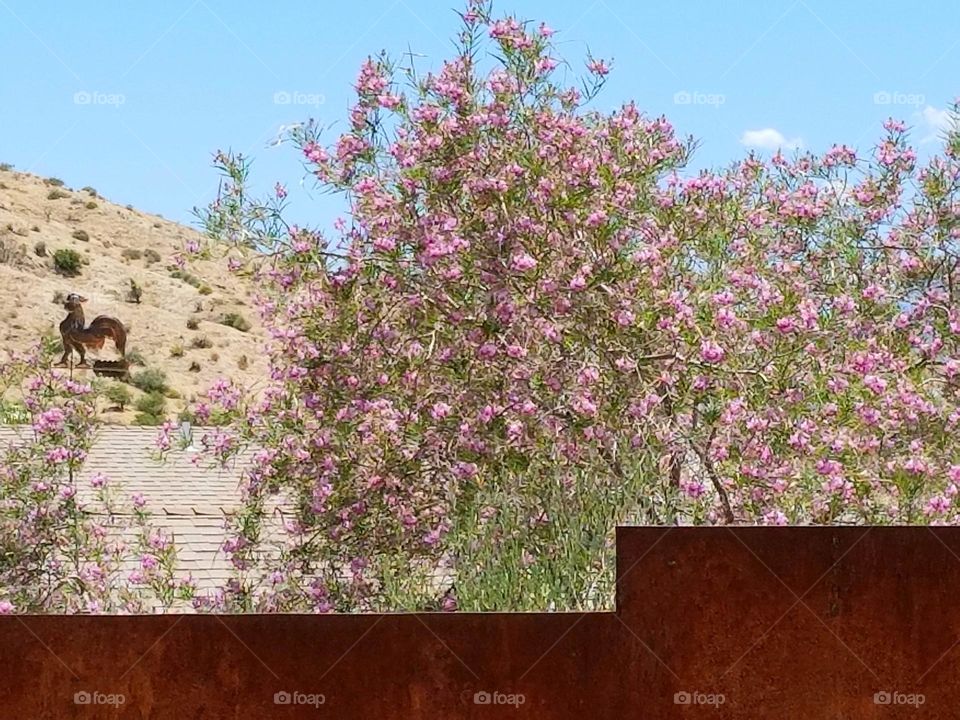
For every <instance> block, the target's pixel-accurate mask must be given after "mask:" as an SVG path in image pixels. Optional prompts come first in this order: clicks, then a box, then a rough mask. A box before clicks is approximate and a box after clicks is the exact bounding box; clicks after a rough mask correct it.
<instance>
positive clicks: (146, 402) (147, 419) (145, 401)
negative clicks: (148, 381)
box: [134, 392, 167, 425]
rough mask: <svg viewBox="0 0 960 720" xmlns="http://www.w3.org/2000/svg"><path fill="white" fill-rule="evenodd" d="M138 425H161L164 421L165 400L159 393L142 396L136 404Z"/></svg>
mask: <svg viewBox="0 0 960 720" xmlns="http://www.w3.org/2000/svg"><path fill="white" fill-rule="evenodd" d="M136 408H137V415H136V417H135V418H134V422H135V423H137V424H138V425H162V424H163V422H164V420H165V419H166V408H167V400H166V398H165V397H164V396H163V394H162V393H160V392H150V393H147V394H146V395H143V396H142V397H141V398H140V399H139V400H137V404H136Z"/></svg>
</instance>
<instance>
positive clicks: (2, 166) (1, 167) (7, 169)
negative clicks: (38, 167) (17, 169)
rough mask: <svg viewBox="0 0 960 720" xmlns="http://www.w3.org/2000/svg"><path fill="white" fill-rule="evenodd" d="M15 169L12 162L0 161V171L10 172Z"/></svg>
mask: <svg viewBox="0 0 960 720" xmlns="http://www.w3.org/2000/svg"><path fill="white" fill-rule="evenodd" d="M11 170H13V165H11V164H10V163H0V172H10V171H11Z"/></svg>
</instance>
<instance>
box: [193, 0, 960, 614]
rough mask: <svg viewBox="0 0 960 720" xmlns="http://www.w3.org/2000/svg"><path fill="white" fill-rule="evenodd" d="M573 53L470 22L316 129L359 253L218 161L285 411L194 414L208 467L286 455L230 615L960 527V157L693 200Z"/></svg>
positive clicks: (242, 527) (854, 167) (305, 143)
mask: <svg viewBox="0 0 960 720" xmlns="http://www.w3.org/2000/svg"><path fill="white" fill-rule="evenodd" d="M551 33H552V31H551V30H550V29H549V28H548V27H546V26H544V25H541V26H539V28H532V27H531V26H529V25H525V24H521V23H520V22H518V21H516V20H515V19H512V18H506V19H499V20H494V19H493V18H492V17H491V14H490V7H489V5H488V4H487V3H484V2H476V1H474V2H470V3H469V5H468V7H467V10H466V12H465V13H464V15H463V31H462V33H461V35H460V37H459V41H460V51H459V53H458V54H457V56H456V57H454V58H453V59H452V60H450V61H449V62H446V63H445V64H444V65H443V67H442V69H440V71H439V72H438V73H437V74H430V75H427V76H425V77H420V76H418V75H417V74H416V72H415V70H414V69H413V68H412V67H411V68H398V67H396V66H395V65H393V64H392V63H391V62H390V61H389V60H388V59H387V58H385V57H380V58H377V59H370V60H368V61H367V62H366V63H365V64H364V65H363V67H362V69H361V71H360V75H359V77H358V79H357V84H356V93H357V102H356V104H355V105H354V106H353V108H352V109H351V112H350V127H349V129H348V130H347V131H346V132H344V133H343V134H342V135H340V136H339V137H338V138H336V139H334V141H333V142H332V143H331V144H328V145H325V144H323V143H322V142H321V140H322V138H321V133H320V128H318V127H317V126H316V125H313V124H309V123H308V124H305V125H302V126H300V127H297V128H296V129H294V130H293V131H291V135H290V139H291V140H293V141H294V143H295V144H296V146H297V147H298V148H299V149H300V151H301V152H302V154H303V159H304V162H305V164H306V167H307V169H308V171H309V172H310V173H311V174H312V175H313V176H314V177H315V178H316V179H317V182H318V183H320V184H321V185H322V186H323V187H324V188H326V189H328V190H332V191H337V192H342V193H344V194H345V195H346V197H347V198H348V199H349V201H350V204H351V213H350V219H349V221H344V220H339V221H338V222H337V223H336V225H335V227H334V235H333V236H332V237H331V236H329V235H327V234H325V233H323V232H320V231H318V230H311V229H307V228H303V227H299V226H297V225H294V224H291V223H289V222H288V220H287V218H286V217H285V215H286V214H287V213H286V211H285V197H286V191H285V190H284V188H283V186H282V185H280V184H278V185H277V187H276V190H275V195H274V196H273V197H272V198H269V199H266V200H263V201H258V200H255V199H252V198H251V195H250V193H249V191H248V189H247V180H248V165H247V162H246V160H245V159H244V158H243V157H241V156H234V155H230V154H223V153H221V154H219V155H218V156H217V165H218V167H219V168H220V170H221V171H222V172H223V173H224V174H225V176H226V178H227V181H228V185H227V187H226V190H225V192H224V193H223V194H222V195H221V197H220V198H219V199H218V200H217V201H216V202H215V203H214V204H213V205H212V206H211V207H210V208H209V209H208V210H207V211H205V212H204V213H202V217H203V220H204V222H205V225H206V229H207V230H208V234H209V236H210V237H211V238H212V240H211V242H210V243H209V244H208V245H207V246H203V247H201V246H200V244H198V243H193V244H192V245H191V246H189V247H188V248H186V250H187V254H188V255H194V256H197V255H203V256H208V255H210V254H212V253H214V252H216V251H220V252H221V253H222V254H223V255H224V256H225V257H226V258H227V262H228V263H229V266H230V267H231V269H233V270H234V271H236V272H245V273H250V274H251V275H252V276H253V277H254V278H255V279H256V282H257V286H258V288H260V295H259V297H258V306H259V309H260V313H261V317H262V319H263V322H264V324H265V326H266V328H267V330H268V332H269V337H270V341H269V345H268V348H267V352H268V354H269V360H270V368H271V370H270V372H271V375H270V381H271V382H270V385H269V386H268V387H267V388H266V390H265V391H264V392H263V393H262V394H261V395H260V396H259V397H258V398H253V397H250V396H249V395H248V394H246V393H244V392H243V390H242V389H241V388H238V387H236V386H234V385H233V384H231V383H230V382H228V381H221V382H220V383H218V384H217V385H215V386H214V387H213V388H211V389H210V391H209V392H208V394H207V396H206V398H205V401H204V402H202V403H201V404H199V405H198V406H197V407H196V408H195V412H196V415H197V417H198V419H199V420H200V421H201V422H202V421H204V420H205V419H210V418H215V419H216V420H217V422H218V423H220V424H221V425H222V424H223V423H224V422H226V421H227V420H229V421H230V422H231V423H232V424H231V425H229V426H227V427H220V428H219V429H218V430H217V431H216V432H214V433H211V434H209V435H208V436H207V437H206V438H204V444H205V447H206V449H207V451H208V452H209V454H210V455H211V456H213V457H216V458H217V459H219V460H221V461H226V460H228V459H230V458H231V457H233V456H235V454H236V453H237V452H238V451H239V450H240V449H241V448H243V447H245V446H247V445H250V444H253V445H254V446H256V448H258V449H257V454H256V457H255V463H254V466H253V468H252V469H251V470H250V471H249V472H248V473H247V475H246V479H245V486H244V497H245V507H244V509H243V510H242V511H241V512H240V513H239V515H238V516H237V518H236V519H235V531H236V532H235V536H234V537H233V538H232V539H231V540H230V541H229V542H228V544H227V547H226V551H227V552H228V554H229V555H230V556H231V557H232V559H233V562H234V564H235V566H236V568H237V578H236V580H235V581H234V582H233V583H231V585H230V587H229V588H226V589H225V591H224V592H223V593H220V594H218V595H217V597H216V598H207V599H205V600H203V601H202V603H201V604H203V606H204V607H211V608H215V609H234V610H235V609H255V608H256V609H268V610H291V609H305V608H309V609H314V610H317V611H321V612H322V611H329V610H338V611H344V610H353V609H380V608H398V607H404V608H407V607H441V608H445V609H453V608H461V609H494V608H511V609H520V608H530V607H544V606H550V605H552V606H559V607H584V606H592V605H596V604H603V603H605V602H606V601H607V600H608V591H609V587H610V583H611V574H612V571H611V562H610V561H611V554H610V553H611V539H612V529H613V527H614V525H615V524H617V523H622V522H628V521H641V522H646V523H777V524H782V523H788V522H789V523H840V522H860V523H889V522H901V523H902V522H911V523H926V522H952V521H953V520H954V519H955V518H956V517H957V502H956V500H955V498H956V495H957V488H958V485H960V450H958V449H957V448H956V445H955V444H954V443H951V442H950V438H951V437H952V435H953V434H954V433H955V431H956V425H957V423H958V421H960V411H958V404H957V389H958V387H960V382H958V380H960V379H958V377H957V376H958V374H960V344H958V340H960V310H958V307H957V297H956V295H955V293H956V292H958V291H957V290H956V289H955V288H956V287H957V280H958V279H960V278H958V277H957V266H958V258H960V254H958V252H960V246H958V239H960V202H958V183H960V163H958V153H960V133H958V132H956V131H954V132H952V133H951V134H950V136H949V138H948V139H947V143H946V151H945V153H944V154H943V155H940V156H937V157H935V158H934V159H933V160H932V161H931V162H930V163H929V164H928V165H927V166H926V167H924V168H922V169H921V168H918V167H917V161H916V156H915V154H914V152H913V151H912V150H911V149H910V147H909V146H908V144H907V134H906V131H905V128H904V126H903V125H902V124H901V123H898V122H896V121H892V120H891V121H889V122H888V123H887V124H886V125H885V130H886V136H885V137H884V139H883V140H882V142H881V143H880V145H879V146H878V147H877V148H876V150H875V152H874V153H873V154H872V156H867V157H861V156H858V155H857V154H856V153H855V151H854V150H853V149H851V148H847V147H845V146H836V147H833V148H832V149H830V150H829V151H828V152H826V153H824V154H822V155H816V154H803V155H799V156H798V157H796V158H795V159H792V160H791V159H787V158H785V157H783V156H782V155H780V154H777V155H776V156H774V157H773V158H772V159H771V160H770V161H769V162H765V161H763V160H761V159H760V158H758V157H755V156H750V157H748V158H747V159H745V160H743V161H742V162H739V163H736V164H734V165H732V166H731V167H730V168H729V169H727V170H725V171H723V172H717V173H708V172H704V173H701V174H700V175H698V176H696V177H688V178H684V177H681V175H680V171H681V170H682V168H683V166H684V164H685V162H686V161H687V159H688V156H689V152H690V147H691V146H690V144H689V143H688V142H685V141H681V140H679V139H678V138H677V137H676V136H675V133H674V131H673V128H672V127H671V125H670V124H669V123H668V122H667V120H666V119H664V118H649V117H646V116H644V115H643V114H642V113H641V112H640V111H639V110H638V109H637V108H636V107H635V106H634V105H633V104H627V105H624V106H623V107H622V108H620V109H619V110H617V111H615V112H611V113H607V114H605V113H599V112H591V111H589V110H588V109H587V107H586V106H587V104H588V102H589V100H590V99H591V98H592V97H593V96H594V95H595V93H596V92H597V91H598V90H599V88H600V86H601V85H602V84H603V79H604V77H605V76H606V74H607V73H608V72H609V70H610V68H609V66H608V65H607V64H606V63H605V62H603V61H601V60H598V59H595V58H589V59H588V63H587V72H586V78H587V79H586V81H585V82H584V84H583V86H582V88H581V89H576V88H564V87H561V86H560V85H559V84H558V83H557V81H556V80H555V73H554V68H555V67H556V66H557V64H558V60H557V59H556V58H555V57H554V56H553V55H552V52H553V47H552V45H551V41H550V36H551ZM485 43H489V44H492V51H491V53H490V55H491V56H493V57H495V58H496V59H495V60H490V61H489V62H488V61H487V60H485V55H484V54H483V53H482V52H481V50H482V49H483V47H484V45H485ZM485 63H486V64H485ZM403 76H405V82H403V83H402V82H401V80H402V79H403ZM954 109H955V110H956V108H954ZM278 498H279V499H280V500H281V501H282V503H283V504H284V505H285V507H286V508H287V512H286V514H284V515H283V519H282V522H281V521H274V520H272V519H271V518H272V513H271V511H270V503H271V502H273V501H274V500H277V499H278ZM271 523H275V524H280V525H281V526H282V532H281V533H280V534H281V536H282V537H279V538H277V537H275V535H276V534H275V533H271V532H270V531H269V528H270V527H272V526H271Z"/></svg>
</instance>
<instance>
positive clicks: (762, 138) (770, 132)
mask: <svg viewBox="0 0 960 720" xmlns="http://www.w3.org/2000/svg"><path fill="white" fill-rule="evenodd" d="M740 143H741V144H742V145H746V146H747V147H749V148H758V149H760V150H781V149H782V150H796V149H797V148H801V147H803V139H802V138H798V137H797V138H791V139H790V140H787V138H785V137H784V136H783V133H782V132H780V131H779V130H775V129H774V128H764V129H763V130H747V131H746V132H745V133H744V134H743V135H742V136H741V137H740Z"/></svg>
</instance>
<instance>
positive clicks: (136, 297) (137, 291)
mask: <svg viewBox="0 0 960 720" xmlns="http://www.w3.org/2000/svg"><path fill="white" fill-rule="evenodd" d="M141 299H143V288H142V287H140V286H139V285H137V281H136V280H134V279H133V278H130V289H129V290H128V291H127V302H132V303H136V304H137V305H139V304H140V300H141Z"/></svg>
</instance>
